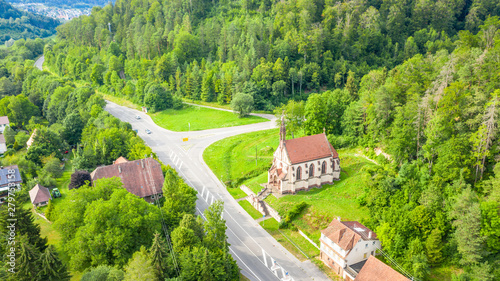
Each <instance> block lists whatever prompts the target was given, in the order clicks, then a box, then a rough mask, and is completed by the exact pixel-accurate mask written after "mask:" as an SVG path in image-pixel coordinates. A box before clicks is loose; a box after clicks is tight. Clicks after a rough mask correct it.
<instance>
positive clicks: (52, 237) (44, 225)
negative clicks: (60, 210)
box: [28, 154, 82, 281]
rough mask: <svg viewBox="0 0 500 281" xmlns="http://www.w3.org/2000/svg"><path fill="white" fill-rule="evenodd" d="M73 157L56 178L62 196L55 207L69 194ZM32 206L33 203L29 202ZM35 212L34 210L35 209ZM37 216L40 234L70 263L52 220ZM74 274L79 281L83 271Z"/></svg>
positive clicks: (72, 279)
mask: <svg viewBox="0 0 500 281" xmlns="http://www.w3.org/2000/svg"><path fill="white" fill-rule="evenodd" d="M72 158H73V155H72V154H69V155H68V159H70V160H68V161H66V165H65V166H64V173H63V175H62V177H60V178H58V179H56V187H57V188H58V189H59V191H60V192H61V197H59V198H55V199H53V201H52V204H54V207H55V206H57V205H59V204H64V202H65V201H64V198H66V196H67V195H68V192H69V190H68V185H69V183H70V181H71V174H72V173H73V166H72V164H71V159H72ZM28 203H29V205H30V208H31V203H30V202H28ZM46 208H47V206H44V207H42V208H39V209H38V212H39V213H44V212H45V210H46ZM33 212H34V210H33ZM34 217H35V223H37V224H38V225H40V235H41V236H42V237H47V239H48V244H51V245H54V246H55V247H56V248H57V250H58V252H59V253H60V257H61V260H63V262H65V263H66V264H68V261H69V257H67V256H65V255H64V253H63V252H62V251H61V250H60V244H59V242H60V239H61V237H60V235H59V233H58V232H57V231H56V230H55V229H54V228H53V227H52V222H48V221H46V220H45V219H43V218H42V217H40V216H39V215H37V214H34ZM70 273H71V275H72V278H71V281H78V280H80V279H81V277H82V273H81V272H78V271H71V272H70Z"/></svg>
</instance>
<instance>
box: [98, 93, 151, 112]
mask: <svg viewBox="0 0 500 281" xmlns="http://www.w3.org/2000/svg"><path fill="white" fill-rule="evenodd" d="M98 93H99V94H100V95H101V96H102V97H103V98H104V99H105V100H109V101H111V102H114V103H116V104H118V105H121V106H126V107H128V108H132V109H137V110H141V106H140V105H137V104H135V103H133V102H131V101H129V100H127V99H124V98H120V97H115V96H112V95H108V94H104V93H102V92H98Z"/></svg>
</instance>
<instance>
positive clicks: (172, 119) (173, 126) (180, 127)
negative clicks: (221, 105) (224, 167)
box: [150, 105, 268, 132]
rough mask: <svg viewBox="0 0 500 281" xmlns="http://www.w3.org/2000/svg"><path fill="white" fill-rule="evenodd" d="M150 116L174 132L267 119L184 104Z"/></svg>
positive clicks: (237, 124)
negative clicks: (180, 107)
mask: <svg viewBox="0 0 500 281" xmlns="http://www.w3.org/2000/svg"><path fill="white" fill-rule="evenodd" d="M150 116H151V118H153V121H154V122H155V123H156V124H157V125H158V126H160V127H163V128H165V129H167V130H171V131H176V132H182V131H189V130H191V131H199V130H207V129H215V128H225V127H233V126H240V125H247V124H253V123H259V122H265V121H268V120H267V119H265V118H261V117H258V116H247V117H244V118H239V117H238V115H236V114H234V113H232V112H228V111H222V110H216V109H210V108H205V107H199V106H191V105H186V106H185V107H184V108H183V109H180V110H175V109H167V110H163V111H160V112H156V113H151V114H150Z"/></svg>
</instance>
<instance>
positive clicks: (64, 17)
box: [12, 3, 92, 22]
mask: <svg viewBox="0 0 500 281" xmlns="http://www.w3.org/2000/svg"><path fill="white" fill-rule="evenodd" d="M12 6H14V7H16V8H17V9H19V10H22V11H27V12H31V13H34V14H39V15H43V16H47V17H50V18H54V19H58V20H60V21H62V22H65V21H68V20H70V19H72V18H77V17H79V16H81V15H90V11H91V10H92V9H91V8H61V7H54V6H46V5H45V4H41V3H27V4H20V3H12Z"/></svg>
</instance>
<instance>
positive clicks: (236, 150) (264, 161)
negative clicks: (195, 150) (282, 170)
mask: <svg viewBox="0 0 500 281" xmlns="http://www.w3.org/2000/svg"><path fill="white" fill-rule="evenodd" d="M278 134H279V130H278V129H271V130H265V131H259V132H253V133H247V134H242V135H237V136H234V137H230V138H226V139H223V140H220V141H218V142H216V143H214V144H212V145H211V146H209V147H208V148H207V149H206V150H205V151H204V152H203V159H204V160H205V162H206V163H207V165H208V166H209V167H210V169H212V171H213V172H214V174H215V175H216V176H217V177H218V178H219V179H221V180H222V181H223V182H225V183H226V184H227V185H228V186H235V187H238V186H240V185H241V184H242V183H243V182H245V181H246V180H249V179H253V178H255V177H256V176H259V175H261V174H262V173H264V172H266V171H267V169H269V165H270V163H271V161H272V157H273V153H274V150H275V149H276V148H277V147H278V143H279V140H278ZM256 152H257V157H256ZM256 160H257V161H256ZM245 184H246V185H247V186H248V187H249V188H251V189H252V190H253V191H254V192H255V191H257V192H258V191H259V190H260V189H262V187H260V188H258V187H256V186H258V184H257V185H256V182H253V184H251V183H248V184H247V183H246V182H245ZM257 189H258V190H257Z"/></svg>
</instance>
